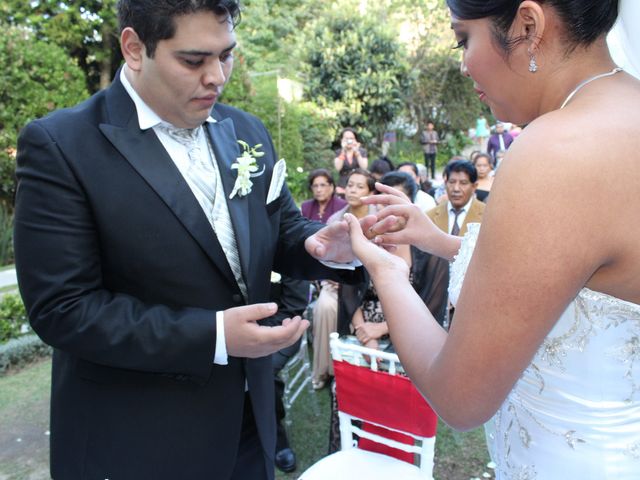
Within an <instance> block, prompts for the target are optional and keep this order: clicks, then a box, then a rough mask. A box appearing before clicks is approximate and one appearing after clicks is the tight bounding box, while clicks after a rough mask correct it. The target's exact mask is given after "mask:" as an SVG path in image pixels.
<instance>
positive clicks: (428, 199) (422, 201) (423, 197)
mask: <svg viewBox="0 0 640 480" xmlns="http://www.w3.org/2000/svg"><path fill="white" fill-rule="evenodd" d="M413 203H415V204H416V205H417V206H418V207H419V208H420V210H422V211H423V212H424V213H427V212H428V211H429V210H431V209H433V208H436V201H435V200H434V199H433V197H432V196H431V195H429V194H428V193H427V192H425V191H423V190H418V191H417V193H416V199H415V200H414V201H413Z"/></svg>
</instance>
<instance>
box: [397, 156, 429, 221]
mask: <svg viewBox="0 0 640 480" xmlns="http://www.w3.org/2000/svg"><path fill="white" fill-rule="evenodd" d="M398 171H399V172H405V173H406V174H408V175H409V176H410V177H411V178H412V179H413V181H414V182H415V183H416V185H420V177H419V176H418V166H417V165H416V164H415V163H413V162H403V163H401V164H400V165H398ZM410 198H411V199H412V200H413V203H415V204H416V205H417V206H418V207H419V208H420V210H422V211H423V212H424V213H427V212H428V211H429V210H431V209H433V208H435V206H436V201H435V200H434V198H433V197H432V196H431V195H429V194H428V193H427V192H424V191H423V190H422V189H421V188H418V189H416V190H415V192H414V194H413V196H412V197H410Z"/></svg>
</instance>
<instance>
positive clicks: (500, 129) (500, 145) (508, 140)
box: [487, 122, 513, 166]
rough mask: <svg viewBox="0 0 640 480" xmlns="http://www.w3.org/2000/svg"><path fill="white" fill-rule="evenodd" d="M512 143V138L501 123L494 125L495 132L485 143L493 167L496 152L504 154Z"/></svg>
mask: <svg viewBox="0 0 640 480" xmlns="http://www.w3.org/2000/svg"><path fill="white" fill-rule="evenodd" d="M512 143H513V137H512V136H511V134H510V133H509V132H507V131H505V129H504V124H503V123H502V122H498V123H496V131H495V133H493V134H492V135H491V136H490V137H489V141H488V142H487V153H488V154H489V155H491V158H492V159H493V165H494V166H495V165H496V161H497V154H498V152H506V151H507V149H508V148H509V146H511V144H512Z"/></svg>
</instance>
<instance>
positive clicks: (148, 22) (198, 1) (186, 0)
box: [118, 0, 240, 58]
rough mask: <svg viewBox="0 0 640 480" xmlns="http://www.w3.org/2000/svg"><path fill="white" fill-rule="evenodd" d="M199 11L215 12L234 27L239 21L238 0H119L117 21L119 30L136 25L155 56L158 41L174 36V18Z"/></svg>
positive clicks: (150, 52) (143, 40)
mask: <svg viewBox="0 0 640 480" xmlns="http://www.w3.org/2000/svg"><path fill="white" fill-rule="evenodd" d="M200 11H208V12H212V13H214V14H216V15H218V16H220V17H222V18H223V19H224V21H231V23H232V24H233V25H234V26H235V25H237V24H238V22H240V1H239V0H174V1H171V0H119V1H118V23H119V26H120V32H122V30H124V29H125V28H127V27H131V28H133V29H134V30H135V31H136V33H137V34H138V37H140V40H141V41H142V43H144V46H145V49H146V51H147V56H148V57H149V58H153V55H154V54H155V51H156V47H157V46H158V42H159V41H160V40H167V39H169V38H172V37H173V36H174V35H175V33H176V25H175V22H174V19H175V17H178V16H180V15H188V14H191V13H196V12H200Z"/></svg>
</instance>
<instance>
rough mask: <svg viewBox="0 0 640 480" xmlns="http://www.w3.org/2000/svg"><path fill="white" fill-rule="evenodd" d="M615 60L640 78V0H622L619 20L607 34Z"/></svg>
mask: <svg viewBox="0 0 640 480" xmlns="http://www.w3.org/2000/svg"><path fill="white" fill-rule="evenodd" d="M607 43H608V44H609V51H610V52H611V56H612V57H613V61H614V62H616V63H617V64H618V65H619V66H621V67H622V68H624V69H625V71H626V72H628V73H630V74H631V75H634V76H635V77H637V78H640V1H638V0H620V3H619V7H618V21H617V22H616V24H615V25H614V27H613V29H612V30H611V32H609V35H608V36H607Z"/></svg>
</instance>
